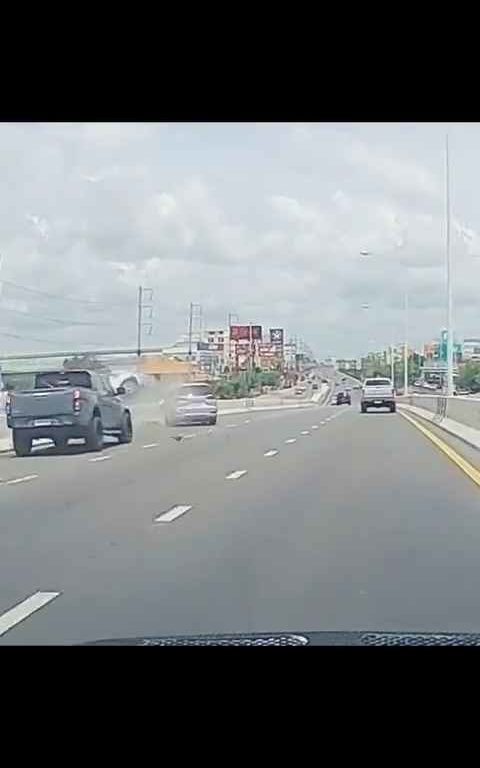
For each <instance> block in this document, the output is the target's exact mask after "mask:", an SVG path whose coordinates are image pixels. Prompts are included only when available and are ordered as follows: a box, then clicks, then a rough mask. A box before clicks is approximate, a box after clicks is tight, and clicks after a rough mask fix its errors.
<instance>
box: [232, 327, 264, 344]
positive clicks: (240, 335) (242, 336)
mask: <svg viewBox="0 0 480 768" xmlns="http://www.w3.org/2000/svg"><path fill="white" fill-rule="evenodd" d="M250 328H251V329H252V339H253V340H254V341H261V340H262V326H261V325H231V326H230V338H231V340H232V341H250Z"/></svg>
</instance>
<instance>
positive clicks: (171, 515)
mask: <svg viewBox="0 0 480 768" xmlns="http://www.w3.org/2000/svg"><path fill="white" fill-rule="evenodd" d="M191 508H192V505H191V504H177V505H176V506H175V507H172V508H171V509H169V510H168V511H167V512H162V514H161V515H158V516H157V517H155V518H154V520H153V522H154V523H171V522H172V521H173V520H176V519H177V517H180V515H184V514H185V512H188V510H189V509H191Z"/></svg>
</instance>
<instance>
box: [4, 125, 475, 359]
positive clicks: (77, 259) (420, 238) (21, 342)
mask: <svg viewBox="0 0 480 768" xmlns="http://www.w3.org/2000/svg"><path fill="white" fill-rule="evenodd" d="M447 131H448V133H449V139H450V161H451V181H452V187H451V198H452V199H451V202H452V251H453V258H454V295H455V305H454V321H455V335H456V336H457V337H458V338H463V337H475V336H477V335H480V312H479V285H480V239H479V236H478V233H480V212H479V209H478V204H477V199H478V184H477V179H478V178H480V151H479V150H480V125H479V124H478V123H464V124H462V123H453V124H448V125H447V124H435V123H418V124H413V123H405V124H400V123H355V124H353V123H301V124H300V123H178V124H175V123H169V124H156V123H116V124H115V123H112V124H106V123H2V124H0V163H1V173H0V196H1V200H0V202H1V204H0V259H1V260H0V354H1V353H2V352H3V353H8V352H27V351H38V352H43V351H48V350H61V349H63V348H82V347H85V348H86V347H87V346H92V347H102V346H132V347H133V346H135V343H136V327H135V317H136V291H137V287H138V285H139V284H143V285H144V286H146V287H149V288H152V289H153V291H154V295H153V306H154V317H153V329H152V335H151V336H149V337H147V338H146V343H148V344H151V345H152V346H157V345H171V344H173V343H174V342H175V341H176V340H177V339H178V338H180V337H181V336H182V334H185V333H186V331H187V322H188V307H189V303H190V302H191V301H194V302H196V303H198V304H201V305H202V309H203V318H204V328H217V327H225V326H226V322H227V315H228V313H229V312H235V313H237V314H238V316H239V320H240V322H244V323H248V322H255V323H261V324H262V325H264V327H284V328H285V329H286V332H287V335H288V336H295V335H297V336H301V337H303V339H304V340H305V342H306V343H307V344H308V345H309V346H310V347H311V348H312V349H313V351H314V352H315V354H316V355H317V356H318V357H320V358H324V357H328V356H334V357H345V358H349V357H359V356H361V355H362V354H365V353H366V352H368V351H369V350H370V349H372V344H371V343H370V342H369V340H370V339H375V340H376V343H375V345H374V347H375V348H381V347H386V346H388V345H389V344H390V343H391V341H392V340H394V341H395V342H398V341H400V340H402V339H403V337H404V312H403V293H404V290H405V289H406V288H408V292H409V306H410V319H409V328H410V332H409V341H410V343H411V345H412V346H419V345H421V344H422V343H423V342H426V341H429V340H431V339H433V338H436V337H438V335H439V333H440V331H441V329H442V328H443V327H445V320H446V296H445V270H444V262H445V232H444V210H445V204H444V184H445V182H444V140H445V133H446V132H447ZM361 251H367V252H369V254H371V255H369V256H367V257H365V256H364V257H362V256H361V255H360V252H361ZM26 289H29V290H26ZM47 294H48V295H47ZM362 305H368V309H365V310H362Z"/></svg>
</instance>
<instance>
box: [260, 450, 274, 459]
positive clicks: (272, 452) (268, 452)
mask: <svg viewBox="0 0 480 768" xmlns="http://www.w3.org/2000/svg"><path fill="white" fill-rule="evenodd" d="M277 453H278V451H275V450H272V451H267V452H266V453H264V454H263V455H264V456H266V458H267V459H269V458H270V456H276V455H277Z"/></svg>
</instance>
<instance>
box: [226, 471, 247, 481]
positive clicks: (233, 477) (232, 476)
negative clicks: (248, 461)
mask: <svg viewBox="0 0 480 768" xmlns="http://www.w3.org/2000/svg"><path fill="white" fill-rule="evenodd" d="M247 472H248V470H247V469H236V470H235V472H230V474H229V475H227V476H226V477H225V480H238V479H239V478H240V477H243V476H244V475H246V474H247Z"/></svg>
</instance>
